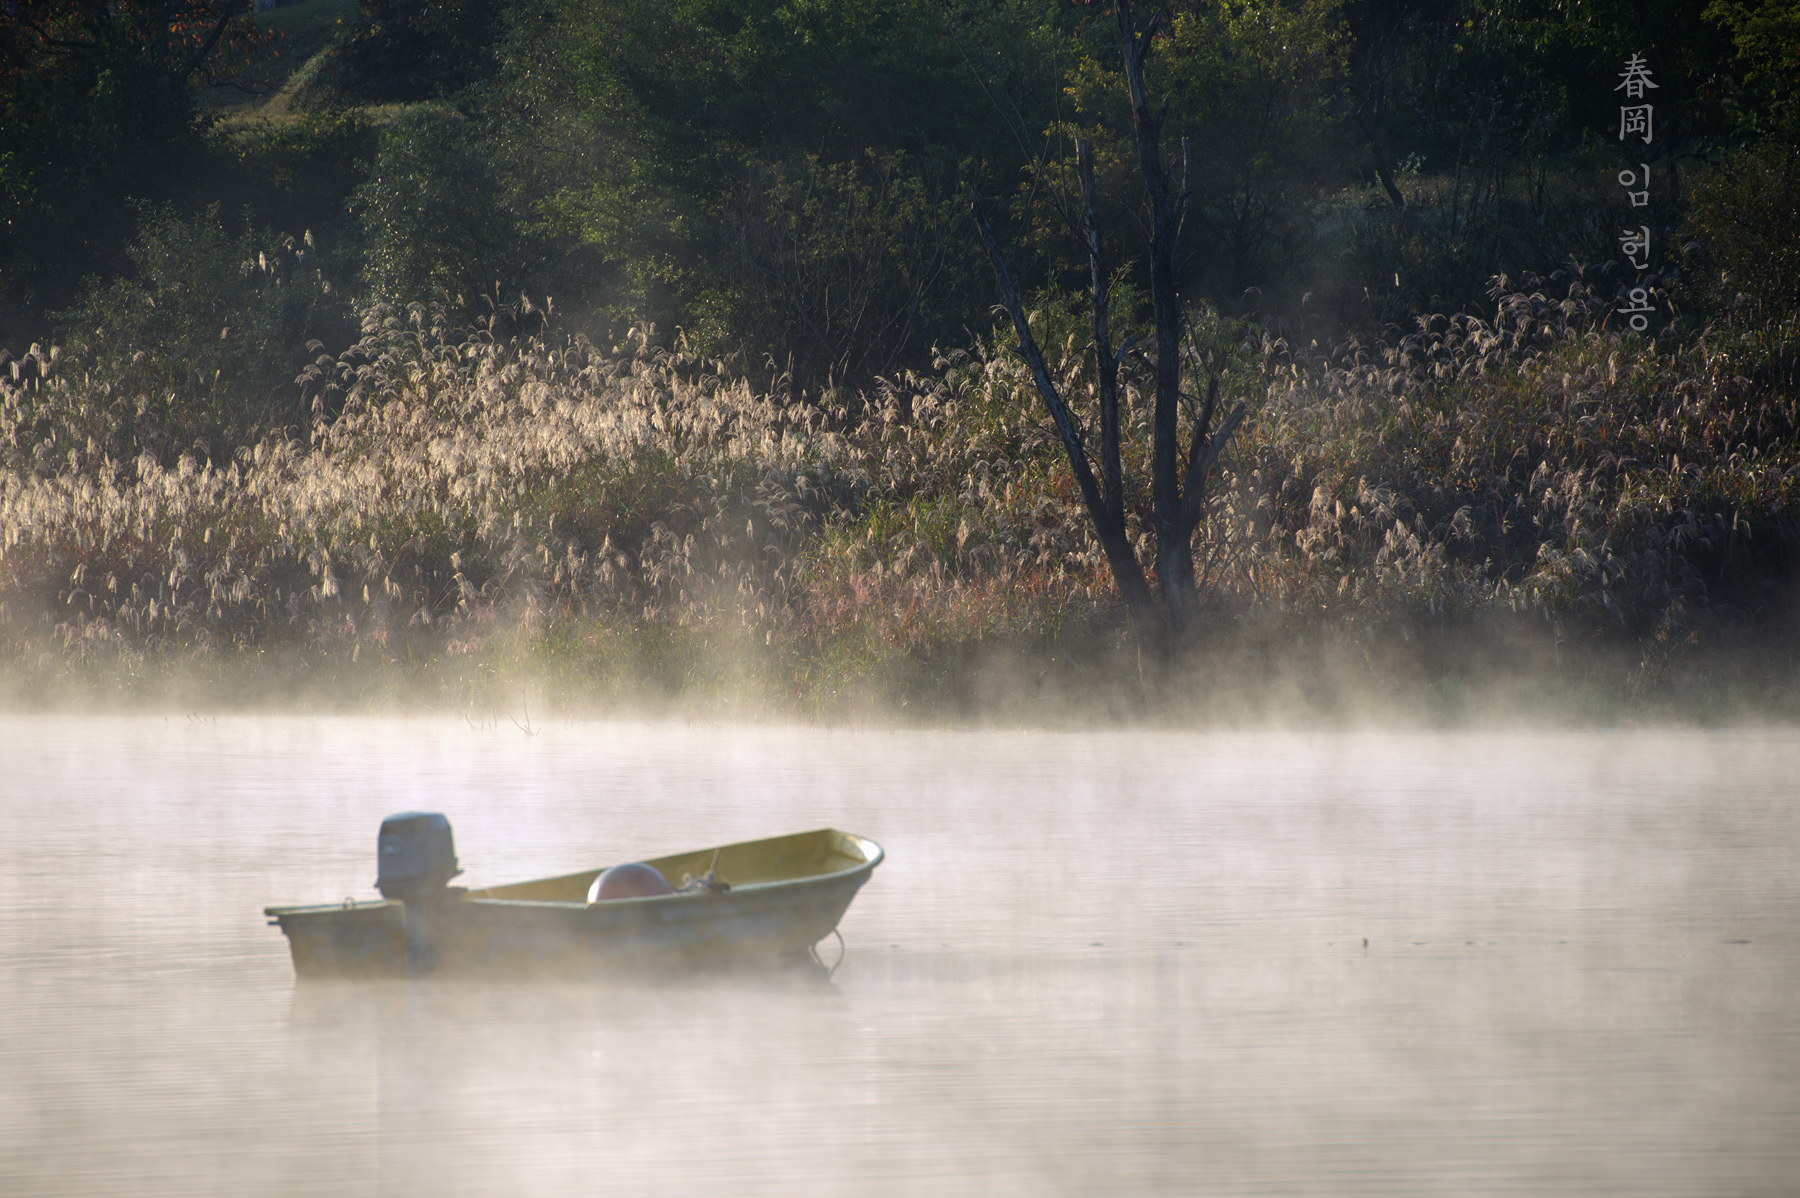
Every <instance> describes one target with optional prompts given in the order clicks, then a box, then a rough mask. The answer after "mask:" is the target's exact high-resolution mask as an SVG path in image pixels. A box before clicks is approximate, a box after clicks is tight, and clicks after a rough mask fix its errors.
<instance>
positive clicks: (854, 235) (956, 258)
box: [694, 152, 973, 392]
mask: <svg viewBox="0 0 1800 1198" xmlns="http://www.w3.org/2000/svg"><path fill="white" fill-rule="evenodd" d="M909 165H910V164H909V163H908V160H907V159H906V157H905V156H904V155H902V154H899V153H893V154H888V155H876V154H874V153H873V152H871V153H869V154H867V155H865V156H864V157H863V158H862V159H860V160H857V161H851V162H841V163H823V162H820V161H819V160H818V159H817V158H812V157H808V158H805V159H802V160H801V161H799V162H797V163H793V164H791V165H788V166H774V167H767V168H763V169H760V170H754V171H752V172H750V173H749V174H748V176H747V177H746V178H745V179H744V181H743V183H742V185H741V190H740V193H739V196H738V199H737V202H736V203H735V204H733V205H732V206H731V207H730V208H728V209H727V210H726V211H725V213H724V214H723V217H722V219H721V222H720V224H721V229H720V235H721V236H720V244H719V246H718V247H717V249H716V250H715V252H714V254H713V255H712V256H711V257H712V261H713V263H714V265H715V270H716V274H715V275H714V276H713V277H715V278H717V279H718V286H717V287H716V289H714V290H711V291H708V292H704V293H702V294H701V295H700V296H699V297H698V299H697V302H696V304H695V310H696V312H697V313H698V314H699V315H700V316H701V319H700V321H699V322H698V323H697V325H696V327H695V329H694V333H695V335H696V345H697V346H698V347H701V348H704V349H712V350H714V351H715V352H718V351H723V352H725V353H732V352H741V351H747V357H748V358H749V360H750V361H751V362H757V361H760V360H763V359H767V360H771V361H773V362H774V363H776V365H777V366H778V367H779V368H780V369H782V370H784V371H789V372H794V373H795V374H796V375H797V377H793V378H791V379H790V382H791V384H792V385H793V386H794V387H795V388H797V389H798V390H802V391H809V392H810V391H816V390H817V389H818V387H819V386H820V385H821V384H825V383H827V382H829V381H830V380H833V379H835V380H843V379H846V378H849V379H858V380H861V379H867V378H869V377H871V376H872V375H876V374H891V373H893V372H894V371H895V369H897V368H898V367H899V366H901V365H902V364H903V363H904V362H905V360H906V359H907V358H908V357H912V356H915V355H916V354H917V353H918V351H919V349H920V347H921V344H922V342H923V340H924V337H925V336H926V335H927V334H928V333H936V332H941V331H943V330H942V329H941V324H940V322H939V321H938V320H936V319H934V317H935V315H936V313H938V312H941V311H942V310H943V309H944V308H945V307H949V308H950V309H951V310H953V311H954V310H959V309H960V308H961V307H962V305H961V304H957V303H955V302H954V301H955V300H957V299H962V298H963V297H965V296H966V295H968V293H969V292H970V291H971V290H972V289H973V286H972V284H973V279H972V277H971V272H970V271H969V270H968V269H967V266H968V263H967V255H966V252H965V251H966V245H965V240H966V236H967V229H966V227H965V226H966V216H967V205H966V203H964V202H963V198H962V196H961V195H959V194H958V193H957V192H956V190H955V189H954V188H953V187H951V186H948V185H946V184H945V183H944V182H942V181H936V183H935V185H928V184H927V182H926V180H924V179H922V178H921V177H920V176H919V175H918V173H916V172H915V171H913V170H911V169H909Z"/></svg>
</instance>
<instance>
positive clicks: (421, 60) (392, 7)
mask: <svg viewBox="0 0 1800 1198" xmlns="http://www.w3.org/2000/svg"><path fill="white" fill-rule="evenodd" d="M506 9H507V5H506V4H505V3H503V0H362V4H361V8H360V10H359V11H358V13H357V15H356V18H355V19H354V20H353V21H352V22H351V24H350V26H349V27H348V28H347V29H346V30H345V31H344V33H343V35H342V36H341V37H340V38H339V40H338V44H337V46H336V47H335V48H334V50H333V52H332V60H331V63H330V65H329V68H328V71H329V74H330V76H331V82H332V84H333V86H334V87H335V89H336V90H337V91H338V93H339V94H340V95H342V96H344V97H347V98H350V99H355V100H362V101H374V102H376V103H390V102H394V101H401V102H406V101H417V100H430V99H434V98H437V97H440V96H444V95H447V94H451V93H455V92H459V91H461V90H463V89H464V88H466V87H469V86H470V85H471V84H474V83H477V82H480V81H481V80H484V79H487V78H488V77H489V76H490V75H492V74H493V72H494V68H495V65H496V60H495V54H494V47H495V44H496V43H497V42H498V41H499V37H500V33H501V30H502V27H503V23H504V20H505V14H506Z"/></svg>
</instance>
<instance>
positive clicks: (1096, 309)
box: [1075, 138, 1130, 528]
mask: <svg viewBox="0 0 1800 1198" xmlns="http://www.w3.org/2000/svg"><path fill="white" fill-rule="evenodd" d="M1075 170H1076V174H1077V175H1078V176H1079V177H1080V179H1081V211H1082V218H1083V219H1082V223H1083V232H1084V233H1085V234H1086V237H1087V250H1088V276H1089V279H1090V281H1091V286H1090V292H1091V296H1090V299H1091V312H1092V315H1093V327H1094V373H1095V375H1096V376H1097V379H1098V384H1097V385H1098V387H1099V391H1100V477H1101V479H1102V481H1103V482H1104V484H1105V488H1106V489H1105V492H1104V495H1105V499H1106V510H1107V511H1108V512H1109V513H1111V515H1112V517H1113V519H1115V520H1116V521H1118V523H1119V526H1120V527H1121V528H1122V527H1124V525H1125V468H1124V465H1123V462H1122V460H1121V457H1120V449H1119V356H1117V355H1115V354H1114V353H1113V348H1112V336H1111V333H1110V332H1109V331H1108V328H1107V325H1108V319H1107V318H1108V313H1109V312H1110V310H1111V303H1110V300H1109V297H1108V294H1107V293H1108V291H1109V290H1110V285H1111V281H1110V280H1109V279H1108V278H1107V274H1108V271H1107V266H1106V246H1105V243H1104V242H1103V241H1102V240H1101V237H1100V199H1099V193H1098V189H1097V188H1096V187H1095V185H1094V151H1093V147H1092V146H1090V145H1089V144H1088V142H1087V140H1086V139H1085V138H1077V139H1076V141H1075ZM1126 343H1127V344H1128V345H1129V344H1130V341H1129V339H1127V342H1126Z"/></svg>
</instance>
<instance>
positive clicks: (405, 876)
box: [375, 811, 462, 902]
mask: <svg viewBox="0 0 1800 1198" xmlns="http://www.w3.org/2000/svg"><path fill="white" fill-rule="evenodd" d="M375 848H376V855H377V857H378V859H379V861H380V876H379V877H377V878H376V879H375V888H376V889H377V890H379V891H381V897H382V898H385V899H404V900H407V901H408V902H416V901H418V900H421V899H433V898H440V897H443V895H444V888H445V887H446V886H448V885H449V884H450V879H451V878H454V877H455V876H456V875H457V874H460V873H461V872H462V870H461V869H459V868H457V864H456V839H455V837H454V836H452V835H451V832H450V821H449V820H447V819H445V818H444V817H443V816H442V815H439V814H438V813H437V812H435V811H403V812H401V813H400V814H399V815H390V816H388V817H387V818H386V819H384V820H382V821H381V835H380V836H379V837H378V838H377V839H376V841H375Z"/></svg>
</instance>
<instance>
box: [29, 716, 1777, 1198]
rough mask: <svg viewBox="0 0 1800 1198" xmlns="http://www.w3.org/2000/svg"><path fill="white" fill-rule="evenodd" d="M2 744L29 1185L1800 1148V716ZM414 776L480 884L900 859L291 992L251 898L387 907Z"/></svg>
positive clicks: (242, 1190) (1735, 1171)
mask: <svg viewBox="0 0 1800 1198" xmlns="http://www.w3.org/2000/svg"><path fill="white" fill-rule="evenodd" d="M0 756H3V758H4V763H5V764H4V772H3V774H0V1193H4V1194H7V1195H12V1194H19V1195H96V1194H115V1193H131V1194H134V1195H183V1196H190V1195H244V1194H258V1195H300V1194H321V1195H323V1194H332V1195H339V1194H347V1195H373V1194H383V1195H396V1194H474V1195H489V1194H495V1195H498V1194H527V1193H529V1194H534V1195H576V1194H580V1195H592V1194H600V1193H645V1192H657V1193H674V1192H697V1193H709V1192H720V1193H723V1192H730V1193H733V1194H749V1195H809V1194H817V1195H844V1194H867V1195H896V1196H898V1195H915V1194H920V1193H939V1194H971V1195H973V1194H981V1195H984V1196H985V1195H1015V1194H1016V1195H1055V1194H1081V1195H1092V1194H1095V1193H1105V1194H1108V1195H1166V1194H1175V1193H1183V1194H1187V1193H1192V1194H1321V1195H1323V1194H1332V1195H1337V1194H1371V1195H1374V1194H1445V1193H1456V1194H1479V1193H1496V1194H1498V1193H1520V1192H1540V1193H1557V1194H1584V1193H1589V1194H1624V1193H1629V1194H1633V1195H1663V1194H1667V1195H1687V1194H1692V1195H1702V1194H1707V1195H1710V1194H1721V1193H1730V1194H1737V1195H1754V1194H1771V1195H1773V1194H1791V1193H1792V1192H1793V1185H1794V1178H1796V1177H1800V1140H1797V1138H1796V1137H1795V1135H1794V1129H1795V1128H1796V1127H1800V1010H1797V1008H1796V1007H1795V1004H1794V1001H1793V996H1794V994H1795V993H1797V992H1800V920H1797V918H1796V916H1797V915H1800V808H1797V805H1796V803H1795V801H1794V783H1793V779H1794V778H1796V777H1797V776H1800V738H1795V737H1794V736H1793V735H1792V734H1791V733H1790V732H1786V731H1772V732H1740V733H1718V732H1699V731H1679V732H1663V731H1646V732H1630V733H1569V734H1566V735H1543V734H1538V733H1524V732H1509V733H1441V734H1433V733H1395V734H1385V735H1384V734H1367V733H1354V734H1351V733H1343V734H1335V733H1334V734H1304V735H1288V734H1279V733H1233V734H1217V735H1211V734H1209V735H1173V734H1169V735H1160V734H1159V735H1132V734H1096V735H1079V736H1072V735H1064V734H1047V733H1039V734H1032V733H988V732H982V733H956V732H939V733H926V732H901V733H889V732H843V731H838V732H830V731H822V730H790V729H771V728H745V727H733V728H698V727H680V726H655V725H607V724H583V723H555V722H552V723H550V724H549V725H547V726H545V727H543V728H542V729H541V732H540V734H539V735H538V736H536V737H533V738H526V737H525V736H523V735H522V734H521V733H520V732H519V731H518V730H517V729H515V728H513V727H511V726H509V725H501V726H497V727H493V726H490V727H485V728H471V727H469V726H467V725H466V724H463V723H452V722H450V721H447V720H361V719H343V720H332V719H306V718H256V719H250V718H245V719H220V720H218V721H217V722H205V723H201V722H195V721H189V720H184V719H182V718H180V717H171V718H170V719H169V720H167V721H164V720H163V719H162V718H160V717H156V718H121V719H78V718H32V717H3V718H0ZM412 808H422V809H427V810H440V811H443V812H444V813H446V814H447V815H448V816H449V817H450V819H451V821H452V823H453V824H454V826H455V830H456V839H457V850H458V855H459V856H460V857H461V859H462V863H463V865H464V867H465V869H466V871H467V873H466V874H465V876H464V878H462V879H460V880H461V881H463V882H466V883H467V884H469V885H471V886H481V885H487V884H494V883H501V882H507V881H517V880H523V879H526V878H531V877H539V876H545V875H549V874H555V873H563V872H568V871H572V870H575V869H579V868H585V867H591V866H597V865H603V864H610V863H615V862H618V861H621V860H627V859H632V858H640V857H646V856H652V855H656V854H658V853H663V852H668V851H673V850H680V849H688V848H699V847H704V846H707V845H712V844H719V843H726V842H730V841H735V840H743V839H752V838H757V837H761V836H767V835H775V834H779V833H783V832H791V831H799V830H803V829H807V828H813V827H819V826H826V825H829V826H835V827H839V828H842V829H844V830H847V831H851V832H856V833H859V834H862V835H866V836H869V837H872V838H873V839H875V840H877V841H879V842H880V843H881V844H882V845H883V846H884V847H885V848H886V849H887V852H888V857H887V860H886V862H885V863H884V864H883V865H882V867H881V868H880V869H879V870H877V871H876V873H875V876H874V878H873V880H872V881H871V882H870V883H869V885H868V886H867V887H865V888H864V889H863V891H862V892H861V893H860V895H859V896H858V897H857V899H856V901H855V903H854V904H853V905H852V907H851V908H850V912H849V914H848V915H847V917H846V918H845V920H844V922H843V925H842V931H843V935H844V938H845V940H846V942H847V945H848V953H847V956H846V958H845V960H844V964H843V966H842V968H841V969H840V970H839V971H838V973H837V975H836V979H835V981H834V982H833V983H832V984H831V985H830V986H804V985H778V984H773V983H764V982H749V981H742V980H724V979H721V980H714V981H700V982H689V983H684V984H681V985H676V986H669V987H662V986H656V985H647V984H644V983H641V982H634V983H622V984H619V985H607V984H600V985H592V984H589V985H552V986H542V985H532V986H525V985H519V986H507V985H459V984H437V983H424V982H415V983H395V984H389V985H304V986H296V983H295V981H294V977H293V971H292V967H291V965H290V963H289V959H288V955H287V946H286V942H285V941H284V940H283V938H282V936H281V934H280V933H279V931H278V930H276V929H274V928H271V927H267V926H265V925H264V921H263V918H262V915H261V910H262V908H263V906H265V905H268V904H275V903H299V902H315V901H316V902H328V901H333V900H336V899H339V898H342V897H345V896H351V895H354V896H357V897H359V898H370V897H373V881H374V875H375V868H376V866H375V853H374V848H375V835H376V831H377V828H378V826H379V824H380V821H381V819H382V817H383V816H385V815H387V814H390V813H392V812H396V811H401V810H406V809H412ZM1365 938H1366V940H1367V946H1366V947H1365V945H1364V940H1365ZM834 948H835V946H834V945H832V944H830V943H828V944H827V945H826V946H825V947H824V955H825V957H826V959H827V960H828V961H829V960H830V959H831V958H832V957H833V956H834V955H835V953H834Z"/></svg>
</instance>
